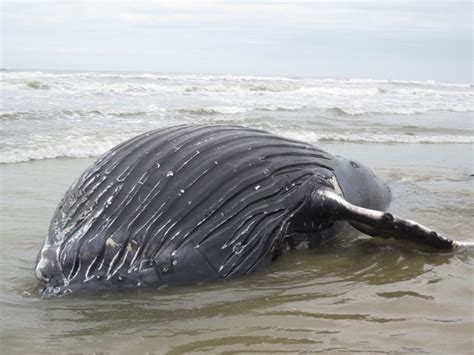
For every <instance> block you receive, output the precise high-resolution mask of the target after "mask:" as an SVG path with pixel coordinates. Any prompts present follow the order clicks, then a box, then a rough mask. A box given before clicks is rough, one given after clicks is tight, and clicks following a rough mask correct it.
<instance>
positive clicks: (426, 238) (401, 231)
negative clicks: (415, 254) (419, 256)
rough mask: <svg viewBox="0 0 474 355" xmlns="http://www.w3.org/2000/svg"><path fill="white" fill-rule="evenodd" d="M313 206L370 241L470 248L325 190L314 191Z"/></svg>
mask: <svg viewBox="0 0 474 355" xmlns="http://www.w3.org/2000/svg"><path fill="white" fill-rule="evenodd" d="M313 203H314V204H315V207H317V208H323V209H324V210H325V211H326V212H327V213H328V215H329V216H330V218H331V219H334V220H345V221H347V222H349V223H350V224H351V225H352V226H353V227H355V228H356V229H358V230H359V231H361V232H363V233H365V234H367V235H370V236H372V237H382V238H393V239H400V240H409V241H413V242H417V243H420V244H425V245H430V246H432V247H435V248H438V249H446V250H454V249H457V248H460V247H472V246H473V243H472V242H459V241H455V240H453V239H450V238H447V237H444V236H442V235H440V234H439V233H437V232H436V231H434V230H432V229H430V228H428V227H425V226H423V225H422V224H419V223H417V222H414V221H411V220H408V219H404V218H401V217H398V216H396V215H394V214H392V213H390V212H384V211H377V210H372V209H368V208H363V207H359V206H356V205H353V204H352V203H350V202H348V201H347V200H345V199H344V197H342V196H340V195H339V194H337V193H336V192H335V191H332V190H329V189H320V190H318V191H316V192H315V194H314V195H313Z"/></svg>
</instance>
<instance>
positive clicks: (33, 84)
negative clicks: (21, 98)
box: [26, 80, 49, 90]
mask: <svg viewBox="0 0 474 355" xmlns="http://www.w3.org/2000/svg"><path fill="white" fill-rule="evenodd" d="M26 86H27V87H28V88H30V89H37V90H48V89H49V85H47V84H43V83H42V82H41V81H39V80H29V81H27V82H26Z"/></svg>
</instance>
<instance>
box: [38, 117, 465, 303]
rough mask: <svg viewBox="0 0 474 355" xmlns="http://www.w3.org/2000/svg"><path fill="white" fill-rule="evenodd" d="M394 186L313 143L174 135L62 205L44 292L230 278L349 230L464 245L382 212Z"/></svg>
mask: <svg viewBox="0 0 474 355" xmlns="http://www.w3.org/2000/svg"><path fill="white" fill-rule="evenodd" d="M390 199H391V194H390V190H389V188H388V187H387V186H386V184H385V183H384V182H383V181H382V180H380V179H379V178H378V177H377V176H376V175H375V174H374V173H373V172H372V171H371V170H369V169H368V168H366V167H364V166H363V165H362V164H360V163H356V162H353V161H349V160H346V159H343V158H341V157H336V156H333V155H331V154H329V153H326V152H324V151H322V150H320V149H318V148H316V147H315V146H313V145H311V144H307V143H304V142H300V141H295V140H290V139H286V138H282V137H279V136H276V135H273V134H270V133H268V132H265V131H261V130H257V129H251V128H244V127H240V126H226V125H183V126H175V127H168V128H165V129H159V130H155V131H151V132H148V133H145V134H142V135H140V136H138V137H135V138H133V139H130V140H128V141H126V142H124V143H122V144H120V145H118V146H116V147H115V148H113V149H112V150H110V151H109V152H107V153H105V154H104V155H102V156H101V157H100V158H99V159H98V160H97V161H96V162H95V163H94V164H93V165H92V166H90V167H89V168H88V169H87V170H86V171H85V172H84V173H83V174H82V175H81V176H80V177H79V178H78V179H77V180H76V181H75V182H74V183H73V184H72V186H71V187H70V188H69V190H68V191H67V192H66V194H65V195H64V197H63V199H62V200H61V202H60V203H59V206H58V207H57V209H56V211H55V213H54V216H53V218H52V221H51V225H50V228H49V231H48V235H47V237H46V239H45V241H44V243H43V245H42V247H41V250H40V252H39V254H38V258H37V263H36V269H35V272H36V276H37V278H38V279H39V280H40V285H41V290H40V294H41V296H50V295H63V294H67V293H71V292H78V291H92V290H105V289H121V288H139V287H161V286H172V285H183V284H191V283H196V282H202V281H214V280H221V279H229V278H232V277H237V276H242V275H245V274H249V273H253V272H255V271H258V270H261V269H262V268H265V267H266V266H267V265H268V264H269V263H270V262H271V261H273V260H275V259H277V258H278V257H280V256H281V255H282V254H283V253H284V252H285V251H287V250H289V249H291V248H292V247H295V246H296V245H299V244H301V243H307V244H309V245H310V246H316V245H318V244H319V243H321V242H324V241H325V240H327V239H329V238H331V237H332V236H334V235H336V234H337V233H338V232H339V231H341V230H344V228H345V227H346V226H349V225H352V226H353V227H355V228H357V229H358V230H360V231H362V232H363V233H366V234H369V235H371V236H379V237H385V238H387V237H391V238H397V239H407V240H412V241H415V242H419V243H424V244H429V245H432V246H433V247H436V248H442V249H454V248H456V247H458V246H459V245H461V243H460V242H456V241H453V240H451V239H448V238H446V237H443V236H440V235H439V234H438V233H436V232H434V231H432V230H430V229H429V228H427V227H424V226H422V225H420V224H418V223H415V222H413V221H409V220H405V219H403V218H400V217H397V216H395V215H393V214H391V213H389V212H383V211H384V210H385V208H386V207H387V206H388V204H389V202H390Z"/></svg>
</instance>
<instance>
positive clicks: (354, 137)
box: [0, 125, 474, 163]
mask: <svg viewBox="0 0 474 355" xmlns="http://www.w3.org/2000/svg"><path fill="white" fill-rule="evenodd" d="M257 126H258V125H257ZM262 128H265V129H267V130H269V131H271V132H273V133H275V134H278V135H280V136H283V137H287V138H291V139H297V140H301V141H306V142H310V143H315V144H317V143H318V142H320V143H374V144H395V143H397V144H474V136H461V135H439V136H424V135H402V134H394V135H389V134H368V133H366V134H360V133H347V134H340V133H317V132H311V131H307V132H305V131H288V130H285V129H281V128H280V129H279V128H269V127H262ZM134 135H135V134H134V133H122V134H115V135H111V136H107V137H100V139H99V138H97V137H83V138H82V139H78V140H71V141H62V142H59V143H57V144H50V145H49V146H44V145H43V146H37V147H31V148H27V149H25V148H23V147H22V148H12V149H9V150H6V151H3V152H0V163H18V162H26V161H30V160H42V159H54V158H90V157H97V156H99V155H101V154H103V153H105V152H106V151H107V150H109V149H111V148H112V147H114V146H115V145H116V144H119V143H120V142H123V141H125V140H126V139H129V138H131V137H132V136H134Z"/></svg>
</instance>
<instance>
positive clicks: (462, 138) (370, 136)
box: [274, 130, 474, 144]
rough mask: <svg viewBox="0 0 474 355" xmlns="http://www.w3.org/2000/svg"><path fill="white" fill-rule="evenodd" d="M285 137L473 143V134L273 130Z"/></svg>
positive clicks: (340, 141) (352, 141) (388, 141)
mask: <svg viewBox="0 0 474 355" xmlns="http://www.w3.org/2000/svg"><path fill="white" fill-rule="evenodd" d="M274 132H275V133H277V134H279V135H282V136H285V137H287V138H292V139H297V140H302V141H306V142H313V143H315V142H332V143H378V144H393V143H400V144H474V136H466V135H435V136H428V135H414V134H376V133H375V134H374V133H343V134H341V133H315V132H290V133H289V132H286V131H285V130H274Z"/></svg>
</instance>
